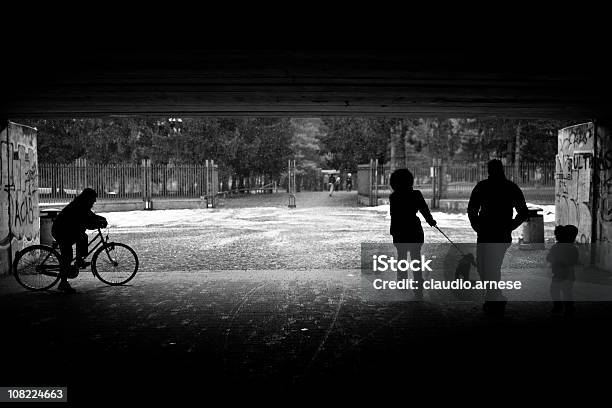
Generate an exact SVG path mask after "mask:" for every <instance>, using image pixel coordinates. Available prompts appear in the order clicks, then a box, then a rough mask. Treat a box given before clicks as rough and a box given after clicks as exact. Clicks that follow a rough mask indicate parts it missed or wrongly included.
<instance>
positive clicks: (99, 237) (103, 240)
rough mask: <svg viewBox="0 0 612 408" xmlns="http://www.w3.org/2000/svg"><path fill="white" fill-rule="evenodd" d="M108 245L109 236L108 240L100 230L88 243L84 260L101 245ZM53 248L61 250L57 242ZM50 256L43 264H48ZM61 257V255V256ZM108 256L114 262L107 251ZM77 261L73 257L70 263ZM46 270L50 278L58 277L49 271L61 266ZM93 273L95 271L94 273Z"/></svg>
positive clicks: (55, 273) (50, 267)
mask: <svg viewBox="0 0 612 408" xmlns="http://www.w3.org/2000/svg"><path fill="white" fill-rule="evenodd" d="M96 240H98V242H97V243H96V245H94V246H93V247H92V246H91V244H92V243H93V242H94V241H96ZM107 243H108V234H107V235H106V238H105V237H104V234H103V233H102V230H101V229H100V228H98V233H97V234H95V236H94V237H93V238H92V239H91V240H90V241H88V242H87V255H85V258H84V259H87V258H88V257H89V255H91V254H92V253H94V252H95V251H96V250H97V249H98V247H100V245H105V244H107ZM51 248H53V249H54V250H56V249H58V248H59V244H58V243H57V241H53V244H52V245H51ZM49 255H50V254H48V255H47V256H46V257H45V258H44V259H43V262H42V263H43V264H44V263H45V262H47V259H48V257H49ZM60 255H61V254H60ZM106 256H108V259H109V260H110V261H111V262H114V260H113V259H111V257H110V255H109V254H108V251H106ZM75 259H76V257H73V258H72V259H71V260H70V263H72V262H73V261H74V260H75ZM44 269H45V270H44V271H43V272H42V273H43V274H45V275H49V276H56V275H57V272H49V270H54V269H59V266H57V267H55V266H46V267H45V268H44ZM92 273H93V271H92Z"/></svg>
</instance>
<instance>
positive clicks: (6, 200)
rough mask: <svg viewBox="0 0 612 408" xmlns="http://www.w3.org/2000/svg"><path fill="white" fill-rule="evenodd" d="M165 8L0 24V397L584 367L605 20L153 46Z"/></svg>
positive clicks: (495, 383)
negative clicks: (117, 20)
mask: <svg viewBox="0 0 612 408" xmlns="http://www.w3.org/2000/svg"><path fill="white" fill-rule="evenodd" d="M160 13H162V14H164V13H165V12H163V11H160ZM167 13H168V15H167V16H162V15H158V16H157V17H158V18H159V24H160V28H159V30H158V31H157V32H156V33H155V36H154V37H153V36H152V37H150V40H151V41H149V42H143V41H141V40H142V39H143V38H145V37H146V35H144V34H142V33H140V35H139V36H138V41H128V40H127V39H119V38H118V36H116V35H115V36H112V37H110V36H109V37H108V41H107V40H106V37H104V36H103V35H100V36H99V38H96V39H95V40H94V39H92V40H91V41H89V40H87V39H84V38H81V41H80V42H79V44H78V45H77V44H76V43H74V42H63V40H62V39H61V38H59V37H58V38H57V40H56V39H55V37H53V39H49V38H46V39H45V38H44V37H45V33H44V32H42V31H35V32H34V34H35V37H37V38H38V39H36V38H35V39H34V40H26V39H24V38H22V35H25V32H26V31H28V30H29V29H28V25H29V23H28V22H27V21H26V20H23V21H14V22H13V24H16V25H17V26H18V27H19V26H20V27H21V31H20V30H18V29H13V28H11V29H8V30H6V31H5V35H6V36H8V37H5V38H4V40H3V44H5V46H4V47H3V49H2V50H1V51H0V52H1V53H2V57H1V58H0V61H1V64H2V66H3V68H4V69H3V73H2V74H1V75H2V81H1V82H0V84H1V85H0V94H1V100H0V168H1V183H0V187H1V188H0V319H1V321H0V327H1V330H0V333H1V334H0V350H1V356H0V360H1V363H0V406H4V404H11V403H31V402H43V403H58V402H60V403H62V402H63V403H67V404H69V405H73V406H91V405H93V404H95V403H104V404H107V405H108V406H114V405H115V404H123V403H125V404H128V405H127V406H141V404H142V406H149V405H151V404H154V403H159V404H162V403H161V401H169V404H168V406H194V405H195V404H198V405H200V404H201V405H210V404H214V405H217V404H223V405H225V404H230V403H231V402H233V401H236V400H246V401H249V402H251V403H252V404H255V401H258V400H263V401H268V402H269V403H270V404H272V403H282V404H284V405H294V404H295V403H299V402H304V401H306V400H307V399H313V400H314V401H315V402H314V403H317V404H319V405H320V404H323V403H324V402H325V401H327V402H329V401H332V397H328V395H333V398H334V399H339V400H340V401H343V402H344V403H345V405H349V404H351V405H352V404H353V401H360V400H361V401H362V402H364V401H365V400H366V399H368V398H373V399H374V400H377V399H378V398H382V397H383V396H392V395H394V396H396V397H398V398H399V400H400V401H403V403H406V404H407V403H409V402H413V401H414V400H415V398H416V397H417V395H418V394H419V393H420V394H422V395H421V396H424V397H426V398H427V399H429V400H430V401H433V400H434V399H437V398H438V397H437V394H438V393H439V394H441V395H443V394H445V393H449V394H452V393H454V392H457V393H459V394H463V393H465V394H470V395H472V397H469V398H474V399H485V397H484V394H482V396H480V394H479V393H480V392H483V393H484V392H485V391H486V390H488V391H491V392H493V393H494V395H493V397H491V398H493V399H487V401H489V402H491V403H493V402H494V401H501V400H504V399H505V398H506V394H508V393H509V394H513V395H515V396H518V395H520V393H521V392H522V391H524V390H527V389H529V388H532V387H533V388H536V389H537V388H540V390H539V391H541V392H542V393H543V395H546V394H547V393H548V395H549V397H551V398H552V397H557V398H559V397H562V395H563V394H564V393H565V392H566V390H569V389H573V388H574V387H575V386H576V384H577V382H578V381H579V380H584V381H585V382H589V384H592V386H593V387H596V388H599V387H600V386H599V385H596V384H597V383H596V380H595V379H593V380H592V382H591V376H593V377H597V380H599V381H601V380H603V379H604V378H606V377H607V374H606V372H605V370H606V368H607V367H609V365H610V363H611V362H612V361H611V358H610V352H609V350H610V338H609V336H608V335H607V333H606V329H607V327H608V326H609V325H610V322H611V321H612V303H610V302H611V301H612V201H611V200H610V198H612V195H611V194H612V77H611V76H610V70H609V64H607V62H606V60H605V58H606V55H607V54H609V49H608V48H607V47H608V46H609V44H607V45H604V44H606V42H607V41H603V42H596V41H588V40H587V39H585V37H584V34H585V32H582V35H583V36H581V37H580V38H578V37H576V38H574V37H573V36H572V31H571V30H575V29H577V27H576V26H573V27H570V22H567V21H563V22H562V23H559V24H558V25H556V26H555V29H556V30H564V29H565V28H564V27H563V24H567V27H566V31H565V34H564V35H562V36H559V37H558V38H557V40H558V41H550V38H551V37H555V36H554V35H553V36H550V35H547V36H546V37H537V38H536V37H535V35H534V37H531V36H530V35H528V34H525V33H524V32H523V33H522V35H516V36H513V35H512V33H509V34H508V33H506V34H507V35H505V36H503V39H500V40H499V41H498V40H496V39H493V38H492V37H489V34H490V32H488V31H486V30H485V29H483V31H479V30H474V29H472V30H471V31H470V35H465V36H460V35H458V36H457V37H454V38H453V32H452V30H451V31H450V32H448V34H445V35H440V31H438V32H437V34H438V35H432V36H425V37H427V38H426V39H423V40H422V41H420V40H419V38H423V37H419V36H418V35H417V34H416V33H412V32H410V31H409V30H408V28H406V30H403V29H402V30H399V31H401V32H402V33H403V35H405V37H401V38H400V39H401V41H399V43H400V44H399V45H397V46H396V44H398V41H397V40H398V38H393V39H389V41H388V42H386V43H385V42H384V38H385V37H394V36H396V34H397V32H396V31H395V30H393V31H389V32H384V31H382V32H381V31H378V32H377V33H371V34H368V31H367V30H364V31H361V32H357V33H355V34H354V37H351V35H352V34H351V32H349V31H347V32H346V33H345V34H346V37H342V38H343V39H344V38H346V42H344V43H343V42H342V41H338V39H339V38H338V37H337V36H336V37H334V38H331V37H329V38H328V37H326V36H323V35H322V34H321V32H319V33H318V35H313V37H312V39H313V40H312V41H313V42H312V43H311V44H310V45H308V43H307V42H306V46H302V45H303V44H305V41H304V40H305V38H304V37H306V40H307V39H308V38H310V36H309V32H306V35H305V36H302V37H301V38H300V40H301V41H296V42H295V43H292V42H291V40H290V39H288V38H285V39H286V40H289V43H288V44H285V45H284V46H277V45H276V44H277V43H266V42H265V41H262V42H261V43H260V44H259V47H257V48H252V47H247V46H246V45H244V44H246V43H243V45H242V46H241V44H240V43H233V44H232V45H231V46H229V47H212V46H209V44H211V41H213V42H214V38H216V37H209V36H206V37H207V38H206V41H204V40H202V42H199V41H198V40H197V38H194V37H193V36H190V38H189V41H187V40H186V41H185V42H181V41H180V39H179V37H178V36H176V32H175V33H174V36H173V37H172V41H169V40H168V41H161V42H156V41H157V39H158V38H161V37H164V35H165V34H164V31H163V30H170V28H172V27H174V25H177V24H181V20H180V18H179V13H178V12H174V11H168V12H167ZM208 18H209V19H210V18H213V16H208ZM279 18H280V17H279ZM413 18H414V17H413ZM483 18H484V17H483ZM83 21H85V20H82V21H81V23H83ZM170 21H172V24H170V23H169V22H170ZM492 21H493V22H494V20H492V17H489V19H488V20H487V22H488V23H487V28H488V27H490V26H491V22H492ZM239 22H240V21H236V23H235V24H234V25H228V26H227V27H226V29H228V30H229V29H230V28H231V29H234V28H235V27H236V25H238V23H239ZM183 23H185V24H186V21H184V22H183ZM515 23H516V25H520V22H519V21H515ZM285 24H288V22H287V21H286V22H285ZM296 24H297V22H296ZM432 24H433V23H432ZM465 24H466V25H467V22H466V23H465ZM593 24H595V22H593ZM0 25H1V24H0ZM444 25H446V24H444ZM161 27H164V28H163V29H162V28H161ZM283 27H285V25H283ZM136 28H137V27H136ZM447 28H448V27H447ZM63 29H64V31H65V32H66V34H67V35H68V36H69V37H70V38H73V39H74V38H76V37H79V33H78V30H72V29H71V28H70V27H67V26H64V28H63ZM268 29H269V31H272V32H274V35H275V36H278V37H282V36H283V33H282V31H281V30H279V31H278V32H277V31H274V29H272V28H270V27H268ZM308 29H310V30H315V29H316V22H314V21H310V26H309V28H308ZM430 29H431V31H436V28H435V26H434V25H432V26H431V27H430ZM64 31H62V33H63V32H64ZM269 31H268V32H269ZM417 31H419V30H417ZM419 32H420V33H421V35H423V33H424V32H423V31H422V30H420V31H419ZM487 32H488V33H489V34H487ZM568 33H569V34H568ZM30 34H32V33H30ZM335 34H337V33H335ZM472 34H475V35H476V37H477V38H479V39H480V40H482V39H483V38H486V39H487V40H488V41H472V39H473V38H474V36H473V35H472ZM548 34H550V33H548ZM242 35H243V36H246V37H248V36H249V32H246V33H244V34H241V36H242ZM253 35H255V34H253ZM597 35H599V34H597ZM18 37H19V38H18ZM322 37H323V38H322ZM487 37H488V38H487ZM351 38H353V39H355V41H352V42H351V41H349V40H350V39H351ZM361 38H369V39H370V40H371V41H364V42H360V41H358V40H357V39H361ZM379 38H380V39H381V40H380V41H379V40H378V39H379ZM543 38H544V39H543ZM374 39H376V41H374ZM583 39H584V40H583ZM599 39H600V40H602V38H599ZM248 40H249V39H245V41H248ZM603 40H605V38H603ZM254 41H255V37H251V38H250V41H248V42H249V43H251V42H254ZM11 44H13V46H12V45H11ZM377 44H378V46H377ZM600 44H601V45H600ZM218 45H221V42H219V44H218ZM599 370H601V372H600V373H599V374H597V372H598V371H599ZM546 381H550V382H551V385H549V384H548V383H547V382H546ZM452 395H454V394H452ZM447 396H448V395H447ZM188 401H192V402H188ZM217 401H218V402H217ZM317 401H318V402H317ZM378 401H379V402H380V403H382V401H383V400H382V399H379V400H378ZM550 401H551V403H552V399H551V400H550ZM17 405H18V406H19V405H20V404H17ZM60 405H61V404H60ZM162 405H166V404H165V403H164V404H162Z"/></svg>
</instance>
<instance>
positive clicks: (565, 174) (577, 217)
mask: <svg viewBox="0 0 612 408" xmlns="http://www.w3.org/2000/svg"><path fill="white" fill-rule="evenodd" d="M611 129H612V127H610V126H609V125H608V124H600V123H597V124H594V123H592V122H590V123H585V124H581V125H576V126H571V127H568V128H565V129H561V130H560V131H559V136H558V152H557V171H556V176H555V179H556V192H555V195H556V199H555V212H556V223H557V225H566V224H573V225H576V226H577V227H578V231H579V234H578V238H577V240H578V241H579V242H584V243H592V245H593V251H592V253H591V254H590V256H591V261H592V262H593V263H594V264H595V265H596V266H598V267H600V268H602V269H605V270H612V131H611Z"/></svg>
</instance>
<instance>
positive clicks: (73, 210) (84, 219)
mask: <svg viewBox="0 0 612 408" xmlns="http://www.w3.org/2000/svg"><path fill="white" fill-rule="evenodd" d="M96 195H97V194H96V192H95V191H94V190H93V189H90V188H86V189H85V190H83V192H82V193H81V194H79V195H78V196H76V197H75V198H74V199H73V200H72V202H70V203H69V204H68V205H67V206H66V207H64V209H63V210H62V211H60V213H59V214H58V215H57V217H56V218H55V220H54V221H53V226H52V227H51V234H52V235H53V236H54V237H55V239H57V240H62V239H72V238H74V237H78V236H79V235H80V234H82V233H83V232H85V230H86V229H96V228H104V227H106V224H107V223H106V219H105V218H104V217H102V216H99V215H96V214H94V213H93V212H92V211H91V205H92V203H93V200H92V198H95V197H96Z"/></svg>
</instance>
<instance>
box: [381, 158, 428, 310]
mask: <svg viewBox="0 0 612 408" xmlns="http://www.w3.org/2000/svg"><path fill="white" fill-rule="evenodd" d="M390 184H391V188H392V189H393V193H391V195H390V196H389V211H390V213H391V230H390V233H391V235H392V236H393V244H394V246H395V248H396V249H397V257H398V259H406V258H407V256H408V252H410V258H411V259H420V258H421V246H423V242H424V241H425V238H424V234H423V227H422V226H421V221H420V220H419V218H418V217H417V212H420V213H421V214H423V217H425V220H426V221H427V223H428V224H429V225H431V226H432V227H434V226H435V225H436V220H434V219H433V217H432V216H431V212H430V211H429V207H428V206H427V203H426V202H425V199H424V198H423V194H422V193H421V191H419V190H414V189H413V185H414V176H413V175H412V173H411V172H410V170H408V169H398V170H395V171H394V172H393V174H391V179H390ZM397 275H398V279H406V277H407V272H401V271H398V273H397ZM414 280H415V281H416V282H417V285H418V287H417V288H416V289H415V296H416V298H417V299H418V300H421V299H422V298H423V272H422V271H420V270H419V271H414Z"/></svg>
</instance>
